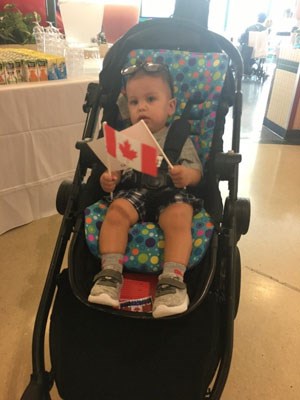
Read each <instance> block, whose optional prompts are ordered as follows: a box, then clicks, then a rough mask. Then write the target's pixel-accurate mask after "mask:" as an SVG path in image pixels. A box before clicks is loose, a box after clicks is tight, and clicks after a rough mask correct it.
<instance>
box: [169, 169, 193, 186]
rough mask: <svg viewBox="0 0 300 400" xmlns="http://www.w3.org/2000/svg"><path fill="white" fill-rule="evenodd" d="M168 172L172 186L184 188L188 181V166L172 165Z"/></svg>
mask: <svg viewBox="0 0 300 400" xmlns="http://www.w3.org/2000/svg"><path fill="white" fill-rule="evenodd" d="M169 174H170V176H171V179H172V181H173V183H174V186H175V187H177V188H178V189H181V188H184V187H186V186H188V185H189V183H190V174H189V168H187V167H185V166H184V165H174V167H173V168H170V169H169Z"/></svg>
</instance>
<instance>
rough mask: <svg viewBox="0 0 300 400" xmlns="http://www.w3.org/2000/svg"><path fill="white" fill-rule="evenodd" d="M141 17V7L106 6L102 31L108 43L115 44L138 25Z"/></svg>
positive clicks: (124, 5) (126, 5) (128, 5)
mask: <svg viewBox="0 0 300 400" xmlns="http://www.w3.org/2000/svg"><path fill="white" fill-rule="evenodd" d="M137 3H138V2H137ZM139 15H140V7H139V5H133V4H132V5H130V4H105V6H104V14H103V23H102V30H103V32H104V33H105V36H106V40H107V41H108V43H114V42H115V41H116V40H118V39H119V38H120V37H121V36H123V35H124V33H126V32H127V31H128V30H129V29H130V28H132V27H133V26H134V25H136V24H137V23H138V21H139Z"/></svg>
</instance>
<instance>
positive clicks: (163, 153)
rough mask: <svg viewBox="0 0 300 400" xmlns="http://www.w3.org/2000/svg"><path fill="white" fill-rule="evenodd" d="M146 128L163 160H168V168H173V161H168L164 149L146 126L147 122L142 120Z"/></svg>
mask: <svg viewBox="0 0 300 400" xmlns="http://www.w3.org/2000/svg"><path fill="white" fill-rule="evenodd" d="M141 121H142V122H143V124H144V126H145V128H146V129H147V131H148V133H149V135H150V136H151V138H152V140H153V142H154V143H155V146H156V147H157V148H158V150H159V152H160V154H161V155H162V156H163V158H164V159H165V160H166V163H167V164H168V166H169V167H170V168H173V165H172V163H171V161H170V160H169V159H168V157H167V156H166V154H165V152H164V151H163V149H162V148H161V147H160V145H159V144H158V142H157V140H156V139H155V137H154V135H153V134H152V132H151V131H150V129H149V128H148V126H147V125H146V123H145V121H144V120H143V119H142V120H141Z"/></svg>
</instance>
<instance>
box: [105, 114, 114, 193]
mask: <svg viewBox="0 0 300 400" xmlns="http://www.w3.org/2000/svg"><path fill="white" fill-rule="evenodd" d="M106 124H107V123H106V121H104V122H103V129H104V133H105V126H106ZM106 160H107V172H108V173H109V175H110V177H111V176H112V175H111V165H110V159H109V154H108V152H106ZM109 195H110V199H111V200H113V199H114V193H113V192H110V193H109Z"/></svg>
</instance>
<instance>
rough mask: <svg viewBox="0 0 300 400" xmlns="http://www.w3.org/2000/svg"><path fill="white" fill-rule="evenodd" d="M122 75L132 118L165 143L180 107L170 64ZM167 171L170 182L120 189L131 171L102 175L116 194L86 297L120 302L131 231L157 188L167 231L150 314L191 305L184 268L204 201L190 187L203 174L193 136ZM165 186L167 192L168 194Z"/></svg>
mask: <svg viewBox="0 0 300 400" xmlns="http://www.w3.org/2000/svg"><path fill="white" fill-rule="evenodd" d="M122 75H123V77H124V80H125V93H126V98H127V104H128V110H129V115H130V120H131V123H132V124H135V123H137V122H139V121H140V120H141V119H143V120H144V121H145V123H146V124H147V126H148V128H149V129H150V130H151V132H152V133H153V135H154V136H155V139H156V140H157V141H158V143H159V144H160V146H161V147H163V145H164V142H165V139H166V136H167V133H168V128H167V127H166V124H167V121H168V119H169V117H171V116H172V115H173V114H174V112H175V109H176V99H175V98H174V95H173V83H172V78H171V75H170V73H169V70H168V67H167V66H166V65H164V64H153V63H143V64H139V65H134V66H130V67H128V68H125V69H124V70H122ZM168 174H169V177H170V182H171V185H170V187H166V186H164V187H162V188H161V187H160V188H157V189H153V188H151V189H149V188H148V187H143V185H142V186H141V187H138V186H137V184H136V181H135V180H133V181H132V184H131V187H130V188H129V189H127V190H118V185H119V184H122V183H124V182H126V184H127V187H128V182H130V179H131V176H132V171H123V173H121V172H120V171H114V172H111V173H109V172H108V171H105V172H104V173H103V174H102V175H101V176H100V185H101V187H102V189H103V190H104V191H105V192H114V197H113V201H112V202H111V204H110V206H109V208H108V211H107V214H106V217H105V219H104V222H103V224H102V227H101V231H100V235H99V249H100V254H101V268H102V270H101V272H99V273H98V274H97V275H96V276H95V278H94V286H93V287H92V289H91V292H90V295H89V297H88V300H89V301H90V302H92V303H98V304H103V305H108V306H112V307H119V305H120V304H119V298H120V291H121V287H122V282H123V276H122V271H123V257H124V253H125V249H126V246H127V240H128V231H129V229H130V227H131V226H132V225H134V224H135V223H136V222H138V221H144V218H145V215H146V212H147V207H148V205H149V202H147V199H148V198H149V197H148V196H150V195H151V192H153V191H154V190H155V191H158V195H159V196H160V194H161V196H160V198H161V199H162V201H161V204H160V205H159V206H158V207H156V208H157V209H155V213H156V214H155V215H156V220H157V221H158V224H159V226H160V227H161V229H162V231H163V233H164V238H165V248H164V262H163V266H162V269H163V270H162V273H161V275H160V276H159V279H158V284H157V288H156V293H155V298H154V303H153V310H152V314H153V317H154V318H160V317H165V316H170V315H174V314H180V313H183V312H184V311H186V310H187V308H188V304H189V298H188V294H187V289H186V285H185V283H184V273H185V271H186V266H187V264H188V261H189V257H190V253H191V250H192V235H191V225H192V218H193V215H194V213H196V212H197V211H198V209H199V207H200V201H199V199H197V198H196V197H195V196H193V195H192V194H190V193H189V192H188V190H187V189H186V188H188V187H189V186H195V185H197V184H198V183H199V181H200V179H201V176H202V166H201V162H200V160H199V157H198V155H197V152H196V150H195V148H194V145H193V143H192V142H191V140H190V139H189V138H188V139H187V141H186V142H185V144H184V146H183V148H182V151H181V154H180V157H179V160H178V162H177V163H176V165H174V166H173V168H170V169H169V171H168ZM120 186H121V185H120ZM166 191H167V192H168V195H167V196H165V199H164V194H165V193H166ZM166 198H167V200H166Z"/></svg>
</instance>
